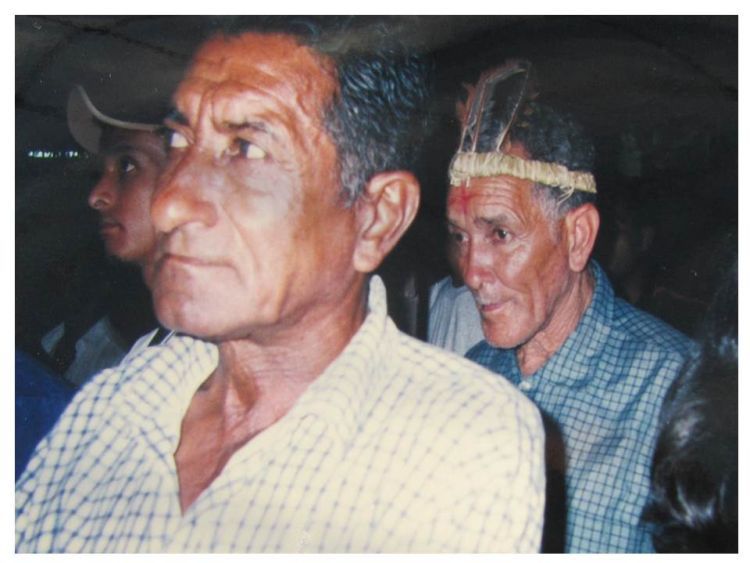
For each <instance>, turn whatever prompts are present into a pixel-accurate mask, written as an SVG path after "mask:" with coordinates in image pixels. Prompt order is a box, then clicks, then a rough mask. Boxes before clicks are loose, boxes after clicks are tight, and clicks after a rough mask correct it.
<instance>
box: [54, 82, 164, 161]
mask: <svg viewBox="0 0 750 563" xmlns="http://www.w3.org/2000/svg"><path fill="white" fill-rule="evenodd" d="M67 116H68V129H70V132H71V134H72V135H73V138H74V139H75V140H76V141H77V142H78V144H80V145H81V146H82V147H83V148H84V149H86V150H87V151H89V152H90V153H94V154H96V153H98V152H99V149H100V143H101V138H102V127H103V126H104V125H107V126H109V127H116V128H119V129H129V130H132V131H155V130H156V129H158V128H159V124H156V123H137V122H134V121H122V120H120V119H115V118H113V117H109V116H108V115H104V114H103V113H102V112H100V111H99V110H98V109H96V107H95V106H94V104H93V103H92V102H91V100H90V99H89V97H88V94H86V90H84V89H83V87H82V86H76V87H74V88H73V90H71V92H70V96H68V110H67Z"/></svg>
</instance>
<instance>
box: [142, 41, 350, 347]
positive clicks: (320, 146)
mask: <svg viewBox="0 0 750 563" xmlns="http://www.w3.org/2000/svg"><path fill="white" fill-rule="evenodd" d="M334 76H335V74H334V72H333V68H332V66H331V65H330V64H329V63H328V62H327V61H326V60H324V59H322V58H319V57H318V56H317V55H315V54H314V53H313V52H312V51H311V50H309V49H308V48H306V47H302V46H299V45H298V44H297V43H296V42H295V41H294V40H293V39H292V38H290V37H287V36H282V35H254V34H244V35H241V36H239V37H235V38H230V39H228V40H224V39H215V40H212V41H209V42H208V43H207V44H205V45H204V46H203V47H202V48H201V49H200V50H199V52H198V53H197V55H196V57H195V59H194V62H193V65H192V67H191V68H190V70H189V72H188V74H187V75H186V77H185V79H184V80H183V82H182V83H181V85H180V86H179V88H178V90H177V92H176V94H175V97H174V101H175V106H176V109H177V111H178V112H179V114H178V115H177V116H176V117H175V118H173V119H170V120H168V121H167V126H168V127H170V128H171V129H172V131H173V132H172V134H171V140H170V147H171V148H170V149H169V150H170V157H169V162H168V165H167V169H166V172H165V174H164V176H163V179H162V181H161V182H160V184H159V188H158V189H157V193H156V195H155V199H154V202H153V206H152V218H153V220H154V223H155V225H156V228H157V230H158V231H159V245H158V251H157V256H156V262H155V270H154V275H153V277H152V279H151V280H150V285H151V287H152V291H153V295H154V303H155V307H156V310H157V313H158V315H159V318H160V319H161V320H162V322H163V323H164V324H166V325H167V326H169V327H172V328H176V329H179V330H182V331H184V332H188V333H190V334H193V335H197V336H200V337H204V338H209V339H215V340H227V339H232V338H242V337H245V336H247V335H250V334H253V335H255V336H259V335H265V334H276V333H279V332H280V331H283V330H284V329H285V328H288V327H293V326H295V325H296V324H297V323H299V322H300V321H302V320H310V319H319V318H326V316H327V315H328V314H329V312H330V311H332V310H336V308H337V307H338V306H339V305H340V299H341V295H342V293H345V292H346V291H347V290H348V288H350V287H352V286H353V284H354V282H353V279H354V276H355V271H354V269H353V267H352V252H353V249H354V241H355V219H354V213H353V212H352V211H351V210H349V209H346V208H344V207H343V206H342V205H341V203H340V201H341V200H340V195H339V179H338V163H337V155H336V149H335V146H334V144H333V142H332V140H331V139H330V137H329V136H328V134H327V133H326V131H325V129H324V126H323V121H322V120H323V111H324V108H325V107H326V106H327V104H328V103H329V102H330V100H331V99H332V96H333V94H334V91H335V89H336V87H337V83H336V81H335V78H334Z"/></svg>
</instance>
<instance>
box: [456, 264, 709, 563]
mask: <svg viewBox="0 0 750 563" xmlns="http://www.w3.org/2000/svg"><path fill="white" fill-rule="evenodd" d="M591 270H592V272H593V274H594V276H595V278H596V287H595V290H594V296H593V299H592V301H591V305H590V306H589V307H588V309H587V310H586V312H585V313H584V315H583V317H582V318H581V321H580V322H579V324H578V326H577V327H576V329H575V331H574V332H573V333H572V334H571V335H570V336H569V337H568V339H567V340H566V341H565V342H564V344H563V345H562V347H561V348H560V350H559V351H558V352H557V353H556V354H555V355H554V356H552V357H551V358H550V359H549V360H548V361H547V363H546V364H545V365H544V366H543V367H542V368H541V369H540V370H539V371H537V372H536V373H534V374H533V375H531V376H529V377H524V376H522V375H521V371H520V369H519V367H518V361H517V359H516V354H515V350H512V349H511V350H502V349H498V348H493V347H492V346H490V345H489V344H488V343H487V341H482V342H480V343H479V344H477V345H476V346H474V347H473V348H472V349H471V350H469V351H468V352H467V354H466V357H467V358H469V359H471V360H474V361H475V362H478V363H479V364H481V365H483V366H486V367H488V368H490V369H491V370H493V371H495V372H497V373H500V374H503V375H504V376H505V377H506V378H507V379H509V380H510V381H511V382H512V383H513V384H515V385H517V386H518V388H519V389H520V390H521V391H523V392H524V393H526V395H527V396H528V397H529V398H530V399H531V400H532V401H534V403H536V405H537V406H538V407H539V409H540V410H541V411H543V412H544V413H546V414H547V415H548V416H550V417H551V418H552V419H553V420H554V421H555V422H556V423H557V425H558V426H559V430H560V433H561V435H562V440H563V442H564V448H565V466H566V469H565V471H566V478H565V487H566V497H567V530H566V539H565V549H566V551H568V552H592V553H603V552H642V551H652V546H651V541H650V537H649V533H648V530H647V529H646V527H644V526H643V525H642V524H641V523H640V516H641V511H642V509H643V506H644V504H645V502H646V500H647V496H648V492H649V485H650V467H651V458H652V454H653V447H654V444H655V439H656V431H657V422H658V415H659V410H660V408H661V404H662V401H663V399H664V395H665V393H666V392H667V389H668V388H669V385H670V384H671V383H672V380H673V379H674V378H675V376H676V375H677V374H678V373H679V371H680V369H681V367H682V366H683V364H684V363H685V361H686V359H687V358H688V356H689V355H691V354H692V353H693V352H694V350H695V347H694V344H693V343H692V342H691V341H690V340H689V339H688V338H687V337H686V336H684V335H683V334H681V333H680V332H678V331H676V330H675V329H673V328H672V327H670V326H669V325H667V324H665V323H664V322H662V321H660V320H658V319H656V318H655V317H653V316H651V315H649V314H647V313H644V312H643V311H639V310H638V309H636V308H635V307H633V306H631V305H630V304H628V303H627V302H625V301H623V300H622V299H618V298H616V297H615V295H614V293H613V290H612V286H611V284H610V283H609V280H608V279H607V277H606V275H605V274H604V272H603V271H602V269H601V267H600V266H599V265H598V264H596V263H595V262H592V264H591Z"/></svg>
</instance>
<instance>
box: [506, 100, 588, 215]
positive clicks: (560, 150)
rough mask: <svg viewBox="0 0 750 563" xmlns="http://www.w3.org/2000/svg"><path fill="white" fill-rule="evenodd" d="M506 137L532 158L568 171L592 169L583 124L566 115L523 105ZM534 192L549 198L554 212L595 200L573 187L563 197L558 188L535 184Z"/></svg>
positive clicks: (543, 107)
mask: <svg viewBox="0 0 750 563" xmlns="http://www.w3.org/2000/svg"><path fill="white" fill-rule="evenodd" d="M508 135H509V137H510V139H511V140H512V141H515V142H520V143H521V144H522V145H523V146H524V148H525V149H526V150H527V151H528V152H529V157H530V158H531V159H532V160H541V161H542V162H554V163H557V164H562V165H563V166H565V167H566V168H567V169H568V170H571V171H574V170H575V171H585V172H593V170H594V157H595V151H594V145H593V143H592V141H591V139H590V138H589V137H588V136H587V135H586V133H585V132H584V130H583V127H581V125H580V124H579V123H578V122H577V121H576V120H575V119H574V118H573V117H572V116H571V115H569V114H566V113H562V112H558V111H557V110H555V109H553V108H551V107H549V106H546V105H543V104H540V103H536V102H530V103H528V104H526V107H525V108H523V109H522V111H521V112H519V115H518V116H517V117H516V120H515V122H514V123H513V125H512V126H511V128H510V131H509V133H508ZM536 190H537V195H539V196H542V197H543V199H546V200H547V201H553V202H554V203H555V204H556V206H557V209H558V212H559V213H561V214H564V213H565V212H567V211H569V210H571V209H575V208H577V207H580V206H581V205H583V204H584V203H595V202H596V194H592V193H589V192H582V191H579V190H575V191H574V192H573V194H572V195H571V196H570V197H568V198H567V199H565V200H564V201H562V200H563V197H564V194H563V192H562V191H561V190H559V189H558V188H554V187H551V186H545V185H543V184H536Z"/></svg>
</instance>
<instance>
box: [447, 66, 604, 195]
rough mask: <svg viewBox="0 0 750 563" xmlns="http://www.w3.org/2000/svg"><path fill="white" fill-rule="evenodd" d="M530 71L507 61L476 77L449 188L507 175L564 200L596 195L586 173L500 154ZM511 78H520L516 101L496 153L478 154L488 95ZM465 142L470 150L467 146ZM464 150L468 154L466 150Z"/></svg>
mask: <svg viewBox="0 0 750 563" xmlns="http://www.w3.org/2000/svg"><path fill="white" fill-rule="evenodd" d="M530 71H531V63H530V62H528V61H523V60H520V61H509V62H507V63H506V64H504V65H502V66H500V67H497V68H493V69H490V70H488V71H486V72H483V73H482V75H481V76H480V77H479V81H478V82H477V85H476V88H475V89H474V91H473V92H472V93H471V95H470V96H469V100H468V101H467V107H468V109H467V111H466V113H465V115H464V118H463V120H462V121H463V122H462V130H461V143H460V145H459V150H458V152H456V155H455V156H454V157H453V161H452V162H451V165H450V169H449V176H450V183H451V185H452V186H459V185H461V184H463V183H466V184H467V185H468V184H470V179H471V178H486V177H489V176H500V175H507V176H513V177H515V178H519V179H521V180H530V181H532V182H534V183H538V184H544V185H545V186H552V187H555V188H559V189H560V190H561V191H562V192H563V194H564V198H565V199H567V198H568V197H570V196H571V195H572V194H573V192H574V191H576V190H578V191H582V192H589V193H596V182H595V181H594V176H593V175H592V174H590V173H588V172H578V171H571V170H568V169H567V168H566V167H565V166H563V165H562V164H556V163H553V162H541V161H538V160H526V159H523V158H518V157H516V156H513V155H510V154H507V153H504V152H502V151H501V150H500V149H501V147H502V145H503V142H504V141H505V137H506V135H507V134H508V131H509V130H510V128H511V125H512V123H513V121H514V119H515V116H516V113H517V112H518V110H519V108H520V107H521V106H522V104H523V102H524V99H525V98H526V96H527V95H528V82H529V73H530ZM513 76H523V78H522V82H521V87H520V89H519V90H518V93H517V97H515V102H514V103H513V104H512V106H511V113H510V117H509V118H508V119H507V121H506V124H505V126H504V128H503V130H502V131H501V132H500V134H499V135H498V136H497V139H496V141H495V150H494V151H493V152H477V148H478V146H477V145H478V143H479V132H480V131H481V124H482V120H483V119H485V116H484V113H485V110H486V109H487V107H488V106H489V104H491V102H489V101H488V99H489V97H490V96H491V91H492V89H493V88H494V87H495V85H497V84H498V83H500V82H502V81H505V80H507V79H508V78H510V77H513ZM511 100H512V98H511ZM467 142H468V144H469V147H467V146H466V144H467ZM467 148H468V149H469V150H466V149H467Z"/></svg>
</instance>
